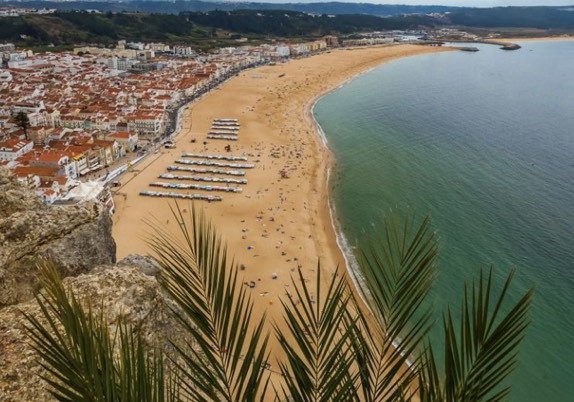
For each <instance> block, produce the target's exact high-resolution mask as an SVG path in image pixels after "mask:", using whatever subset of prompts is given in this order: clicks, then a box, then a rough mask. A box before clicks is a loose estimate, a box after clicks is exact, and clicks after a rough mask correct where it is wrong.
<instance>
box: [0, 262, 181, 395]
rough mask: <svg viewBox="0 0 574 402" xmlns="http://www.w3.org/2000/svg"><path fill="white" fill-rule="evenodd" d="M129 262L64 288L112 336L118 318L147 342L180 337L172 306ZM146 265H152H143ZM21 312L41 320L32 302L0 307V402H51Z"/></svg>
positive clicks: (98, 270) (70, 282)
mask: <svg viewBox="0 0 574 402" xmlns="http://www.w3.org/2000/svg"><path fill="white" fill-rule="evenodd" d="M131 260H132V261H133V260H134V258H133V257H132V259H131ZM128 261H129V260H128ZM128 261H125V262H124V263H123V264H122V266H121V267H111V266H101V267H97V268H95V269H93V270H92V271H90V273H89V274H83V275H79V276H77V277H68V278H66V279H64V285H65V286H66V288H68V289H70V290H71V291H73V292H74V294H76V295H78V296H79V298H80V299H81V300H84V301H87V302H89V303H90V305H91V306H92V307H93V308H94V312H95V313H96V314H99V312H100V309H103V316H104V317H105V318H106V320H107V321H108V323H109V325H110V326H111V328H112V329H111V331H112V333H113V331H114V329H113V328H114V326H115V325H116V324H117V323H118V322H119V320H120V319H122V320H124V321H125V322H127V323H128V324H129V325H131V327H132V328H138V329H139V330H140V331H141V333H142V335H143V337H144V340H145V341H146V342H148V343H149V344H153V345H162V344H164V343H165V342H166V339H181V337H182V336H183V335H182V333H180V329H179V328H180V327H179V326H178V324H177V323H176V322H175V320H174V319H173V317H172V316H171V314H170V313H169V309H170V308H171V307H174V305H173V302H172V301H171V300H170V299H169V298H167V296H166V295H165V293H163V292H162V291H161V288H160V287H159V285H158V283H157V281H156V279H155V277H154V276H151V275H146V274H145V273H144V272H143V270H142V268H140V267H134V266H128V265H126V264H129V262H128ZM139 261H143V260H142V259H139ZM149 264H152V265H153V263H151V262H149V261H148V262H146V263H145V265H148V266H149ZM144 269H145V268H144ZM22 312H26V313H28V314H31V315H33V316H36V317H39V316H41V313H40V308H39V306H38V304H37V302H36V300H31V301H28V302H26V303H22V304H19V305H17V306H10V307H6V308H3V309H0V400H2V401H4V400H6V401H52V400H54V398H53V397H51V395H50V394H49V392H48V384H47V383H46V382H45V381H44V380H43V379H42V378H41V375H45V374H46V371H45V370H44V369H43V368H42V366H41V365H40V361H39V357H38V356H37V355H36V353H35V352H34V350H33V349H32V347H31V346H30V344H29V339H28V338H27V336H26V333H25V329H24V325H25V320H24V318H23V314H22Z"/></svg>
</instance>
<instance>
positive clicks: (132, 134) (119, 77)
mask: <svg viewBox="0 0 574 402" xmlns="http://www.w3.org/2000/svg"><path fill="white" fill-rule="evenodd" d="M423 34H424V32H410V33H409V32H390V33H383V34H376V33H375V34H369V35H365V36H364V37H363V38H361V39H352V40H345V41H341V43H340V44H339V40H338V38H337V37H336V36H325V37H323V38H322V39H320V40H315V41H312V42H305V43H289V44H264V45H259V46H238V47H227V48H221V49H215V50H213V52H211V53H207V54H198V53H196V52H195V51H194V50H193V49H192V48H191V47H189V46H185V45H175V46H170V45H167V44H164V43H134V42H126V41H125V40H120V41H118V43H117V45H116V46H115V47H114V48H105V47H96V46H83V47H76V48H74V50H73V52H60V53H58V52H42V53H36V54H34V53H33V52H32V51H30V50H22V49H16V48H15V46H14V45H13V44H0V59H1V61H2V66H1V67H0V95H1V96H0V163H1V164H2V166H4V167H6V168H8V169H10V170H11V171H12V172H13V174H14V175H15V176H16V177H17V179H18V180H19V181H20V182H22V183H23V184H25V185H26V186H28V187H30V188H33V189H35V191H36V192H37V194H38V195H39V196H40V197H42V199H44V200H45V201H46V202H47V203H49V204H51V203H54V202H56V201H58V200H61V199H62V198H66V195H67V194H68V193H69V191H70V190H71V189H73V188H75V187H77V186H78V185H79V184H81V183H82V182H87V181H90V180H92V181H93V180H98V181H100V182H102V183H103V184H110V183H111V182H112V180H113V179H114V177H115V175H110V172H116V173H117V172H121V171H122V167H123V169H124V170H125V167H126V166H131V164H133V163H135V162H137V161H138V160H140V159H141V158H142V157H145V155H148V154H150V153H151V152H157V150H158V149H159V147H161V146H162V145H165V144H166V141H169V143H168V145H169V144H171V140H172V139H173V136H174V135H175V134H177V124H178V114H179V113H180V111H181V110H182V108H183V107H184V106H185V105H187V104H189V103H190V102H192V101H193V100H195V99H197V98H199V97H201V96H202V95H203V94H205V93H207V92H208V91H210V90H212V89H213V88H215V87H216V86H217V85H219V84H220V83H222V82H223V81H225V80H227V79H228V78H230V77H232V76H234V75H236V74H238V73H239V72H240V71H242V70H245V69H248V68H252V67H256V66H260V65H263V64H269V63H275V62H281V61H286V60H288V59H289V58H292V57H305V56H309V55H312V54H314V53H317V52H321V51H328V50H329V49H330V48H334V47H339V46H369V45H392V44H393V43H397V42H405V41H406V42H408V41H417V37H420V36H421V35H423Z"/></svg>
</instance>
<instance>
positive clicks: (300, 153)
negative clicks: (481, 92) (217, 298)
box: [113, 45, 453, 351]
mask: <svg viewBox="0 0 574 402" xmlns="http://www.w3.org/2000/svg"><path fill="white" fill-rule="evenodd" d="M449 50H453V49H452V48H437V47H426V46H415V45H400V46H391V47H370V48H359V49H349V50H346V49H345V50H334V51H331V52H328V53H323V54H321V55H318V56H313V57H309V58H304V59H298V60H290V61H289V62H287V63H280V64H277V65H268V66H264V67H259V68H257V69H253V70H248V71H244V72H241V73H240V74H239V76H237V77H235V78H233V79H231V80H229V81H228V82H226V83H225V84H223V85H222V86H221V87H220V88H219V89H216V90H214V91H212V92H211V93H210V94H208V95H206V96H204V97H203V98H202V99H201V100H199V101H198V102H196V103H194V104H192V105H190V106H189V107H188V108H187V110H186V111H185V112H184V118H183V128H182V130H181V132H180V133H179V135H178V136H177V137H176V145H177V147H176V148H175V149H162V150H161V152H160V153H158V154H152V155H151V156H150V157H149V158H148V159H147V160H146V161H144V162H143V163H142V164H141V165H138V166H136V167H134V168H133V171H132V172H128V173H126V174H125V175H124V176H123V177H122V178H121V182H122V187H120V188H119V189H118V190H117V194H116V196H115V202H116V214H115V215H114V216H113V221H114V226H113V235H114V238H115V239H116V242H117V246H118V250H117V257H118V260H119V259H121V258H123V257H124V256H126V255H127V254H130V253H139V254H148V253H149V252H150V251H149V247H148V246H147V245H146V243H145V240H144V238H145V235H146V234H147V233H149V232H150V229H149V227H148V226H147V225H146V224H145V223H144V219H146V218H147V219H149V218H152V217H153V218H154V219H156V220H157V221H158V222H159V223H161V224H165V225H166V226H167V227H169V229H170V230H172V231H174V232H175V231H176V229H177V228H175V227H174V226H175V225H174V219H173V217H172V215H171V212H170V210H169V203H173V201H171V200H170V199H167V198H150V197H142V196H140V195H138V193H139V192H140V191H141V190H158V191H159V190H161V189H158V188H153V187H149V183H151V182H153V181H156V180H158V179H157V177H158V175H159V174H161V173H167V167H168V166H169V165H174V164H175V163H174V161H175V159H178V158H179V157H180V155H181V152H184V151H185V152H191V153H201V154H212V155H235V156H247V157H248V159H249V160H248V162H249V163H254V164H255V168H253V169H246V170H245V171H246V175H245V176H244V177H243V178H245V179H247V180H248V183H247V184H242V185H240V187H242V188H243V192H241V193H218V194H221V195H222V197H223V201H221V202H211V203H208V202H205V201H196V206H197V207H200V208H202V209H203V210H204V211H205V213H206V215H207V216H208V217H209V218H210V219H211V220H212V221H213V223H214V224H215V226H216V227H217V229H218V231H219V233H220V234H221V235H222V238H223V240H224V241H225V242H226V243H227V245H228V250H229V254H230V255H231V256H234V257H235V261H236V262H237V263H239V264H243V265H244V266H245V271H244V272H242V274H244V278H243V280H244V281H245V282H254V283H255V287H254V288H253V289H252V291H253V300H254V301H255V306H256V311H255V314H262V313H263V311H265V310H266V311H267V314H268V315H269V318H271V319H272V320H273V319H276V318H279V317H280V316H279V315H278V314H280V313H281V305H280V303H279V298H280V297H284V295H285V293H286V292H287V291H288V290H289V287H290V277H289V276H290V274H291V273H293V272H294V271H295V269H296V267H297V265H301V266H302V268H303V271H304V272H306V273H308V275H309V276H308V277H309V279H310V280H312V279H313V278H314V277H315V269H316V267H317V260H318V259H320V260H321V267H322V269H323V270H324V272H325V273H326V274H323V277H324V278H327V279H328V277H329V276H328V275H327V274H329V273H332V272H333V271H334V270H335V269H336V267H338V266H339V267H341V268H343V267H344V264H345V260H344V258H343V255H342V253H341V251H340V249H339V247H338V246H337V242H336V235H335V232H334V230H333V225H332V223H331V218H330V212H329V207H328V187H327V174H328V171H329V167H330V165H331V164H332V162H333V158H332V155H331V153H330V151H329V150H328V149H327V148H326V147H325V145H324V144H323V142H322V140H321V138H320V136H319V134H318V132H317V128H316V127H315V124H314V121H313V118H312V116H311V111H310V110H311V107H312V105H313V104H314V102H315V101H316V99H317V98H318V97H320V96H321V95H323V94H325V93H326V92H328V91H330V90H332V89H334V88H336V87H337V86H339V85H341V84H342V83H344V82H345V81H347V80H349V79H350V78H352V77H354V76H356V75H358V74H360V73H362V72H365V71H368V70H369V69H371V68H373V67H376V66H377V65H380V64H381V63H384V62H387V61H390V60H393V59H396V58H400V57H408V56H414V55H417V54H423V53H432V52H441V51H449ZM218 117H219V118H236V119H238V121H239V122H240V124H241V128H240V130H239V140H238V141H229V142H228V141H224V140H211V139H210V140H207V139H206V134H207V132H208V131H209V129H210V126H211V123H212V120H213V119H214V118H218ZM192 138H193V139H195V140H196V142H195V143H192V142H191V139H192ZM204 141H207V144H205V145H204ZM226 145H230V147H231V151H230V152H226V150H225V146H226ZM282 171H283V172H284V173H285V177H282V175H281V172H282ZM182 173H184V172H182ZM218 176H219V177H221V175H218ZM163 181H167V180H163ZM178 182H183V181H181V180H178ZM202 184H207V183H202ZM174 191H175V190H174ZM193 192H196V193H201V191H193ZM203 193H205V194H215V192H210V193H207V192H203ZM180 204H181V205H183V207H184V208H186V209H187V211H189V207H188V205H189V204H188V201H180ZM275 274H276V275H275ZM275 276H276V278H275V279H274V277H275ZM272 348H273V345H272ZM274 351H275V350H274Z"/></svg>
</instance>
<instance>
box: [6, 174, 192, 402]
mask: <svg viewBox="0 0 574 402" xmlns="http://www.w3.org/2000/svg"><path fill="white" fill-rule="evenodd" d="M111 225H112V221H111V219H110V216H109V214H108V212H107V210H106V209H105V208H104V207H103V206H101V205H99V204H96V203H86V204H79V205H73V206H58V207H48V206H46V205H45V204H44V203H43V202H42V201H41V200H40V199H39V198H38V197H37V196H36V195H35V194H34V193H33V192H31V191H30V190H28V189H27V188H25V187H22V186H20V185H19V184H18V183H17V181H16V180H15V179H14V178H13V177H12V176H11V174H10V173H9V172H7V171H6V170H4V169H1V168H0V401H51V400H54V398H52V397H51V395H50V394H49V392H48V385H47V383H46V382H45V381H44V380H42V379H41V375H42V374H45V373H46V371H45V370H44V369H43V368H42V366H41V364H40V361H39V358H38V357H37V355H36V353H35V352H34V350H33V349H32V347H31V346H30V344H29V340H28V338H27V336H26V333H25V329H24V325H25V320H24V317H23V315H22V313H23V312H26V313H28V314H31V315H33V316H35V317H41V313H40V308H39V306H38V304H37V302H36V300H35V299H33V296H34V293H37V292H38V291H39V289H38V276H37V268H36V260H37V258H45V259H49V260H52V261H53V262H54V263H55V265H56V266H57V268H58V269H59V271H60V273H61V274H62V276H66V277H67V278H66V279H64V285H65V286H66V288H68V289H70V290H71V291H73V292H74V293H75V294H76V295H77V296H78V297H79V299H80V300H84V301H85V302H87V303H89V304H90V305H91V306H92V307H93V308H94V312H95V313H99V311H100V309H102V311H103V316H104V317H105V319H106V320H107V322H108V323H109V325H110V326H111V327H112V332H113V328H114V326H115V324H116V323H117V322H118V321H119V320H120V318H121V319H122V320H124V321H125V322H127V323H128V324H130V325H131V326H132V328H138V329H139V330H140V331H141V333H142V335H143V338H144V339H145V340H146V341H147V342H149V343H150V344H155V345H158V344H161V343H164V342H166V339H168V338H169V339H177V338H179V337H181V334H180V333H179V326H178V325H177V323H176V322H175V321H174V319H173V318H172V317H171V315H170V314H169V309H170V308H173V307H174V305H173V302H172V301H171V300H169V299H168V298H167V297H166V296H165V294H164V293H163V292H162V291H161V289H160V287H159V285H158V283H157V281H156V278H155V275H156V274H157V265H156V264H155V261H154V260H152V259H150V258H147V257H142V256H137V255H130V256H128V257H126V258H125V259H124V260H122V261H120V262H119V263H118V264H117V265H116V266H113V265H112V264H114V263H115V252H116V246H115V242H114V240H113V238H112V235H111Z"/></svg>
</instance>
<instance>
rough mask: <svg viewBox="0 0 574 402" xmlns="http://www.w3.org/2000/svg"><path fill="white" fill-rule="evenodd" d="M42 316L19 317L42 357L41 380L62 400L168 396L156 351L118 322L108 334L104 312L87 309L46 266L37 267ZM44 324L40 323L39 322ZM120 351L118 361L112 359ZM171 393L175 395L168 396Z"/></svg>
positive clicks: (140, 399)
mask: <svg viewBox="0 0 574 402" xmlns="http://www.w3.org/2000/svg"><path fill="white" fill-rule="evenodd" d="M40 282H41V284H42V286H43V288H44V293H43V294H41V295H38V296H36V300H37V301H38V304H39V306H40V310H41V315H40V316H39V317H35V316H33V315H31V314H28V313H24V317H25V318H26V320H27V321H28V325H27V326H26V331H27V335H28V336H29V338H30V340H31V341H32V347H33V348H34V349H35V350H36V351H37V352H38V354H39V355H40V357H41V358H42V363H41V364H42V366H43V367H44V368H45V369H46V370H47V372H48V375H45V376H43V378H44V379H45V380H46V382H47V383H48V384H49V385H50V386H51V393H52V394H53V395H54V397H56V398H57V399H58V400H61V401H92V400H98V401H117V400H125V401H157V402H160V401H163V400H165V399H169V398H167V397H168V396H169V395H172V394H170V391H173V390H171V389H170V390H166V389H165V388H164V383H166V382H167V381H166V378H165V376H164V371H163V360H162V355H161V354H160V353H155V354H154V355H153V357H151V354H150V353H149V352H148V351H147V348H146V347H145V346H144V344H143V341H142V339H141V337H140V336H139V334H136V333H134V332H133V331H131V329H130V328H129V327H128V326H127V325H126V324H125V323H120V324H119V326H118V331H119V333H120V337H119V338H120V339H119V343H117V336H116V335H117V334H114V335H113V336H112V334H111V333H110V331H109V329H108V326H107V324H106V321H105V318H104V315H103V312H101V313H100V314H98V315H95V314H94V313H93V311H92V309H91V307H89V306H88V309H87V311H86V310H85V309H84V307H83V306H82V304H81V303H80V302H79V300H78V299H77V298H76V296H75V295H74V293H73V292H69V294H68V292H66V290H65V288H64V285H63V283H62V279H61V278H60V276H59V274H58V272H57V271H56V269H55V268H54V267H53V266H52V265H50V264H41V265H40ZM41 320H43V321H44V322H42V321H41ZM117 348H118V349H119V355H120V356H121V357H120V359H119V360H118V359H116V358H115V350H116V349H117ZM173 395H175V392H174V393H173Z"/></svg>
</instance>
